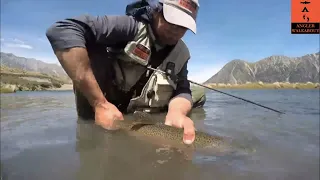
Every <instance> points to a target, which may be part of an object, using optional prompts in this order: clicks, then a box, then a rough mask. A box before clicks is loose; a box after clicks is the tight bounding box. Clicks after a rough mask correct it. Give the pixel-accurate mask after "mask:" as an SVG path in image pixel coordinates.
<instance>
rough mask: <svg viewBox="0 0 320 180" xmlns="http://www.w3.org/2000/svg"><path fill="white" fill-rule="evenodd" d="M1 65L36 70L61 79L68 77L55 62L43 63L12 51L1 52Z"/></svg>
mask: <svg viewBox="0 0 320 180" xmlns="http://www.w3.org/2000/svg"><path fill="white" fill-rule="evenodd" d="M1 65H4V66H6V67H9V68H15V69H21V70H24V71H31V72H38V73H42V74H47V75H51V76H55V77H59V78H62V79H65V80H66V79H69V77H68V76H67V74H66V73H65V71H64V70H63V68H62V67H61V66H59V65H57V64H50V63H45V62H43V61H41V60H37V59H33V58H25V57H19V56H16V55H14V54H12V53H4V52H1Z"/></svg>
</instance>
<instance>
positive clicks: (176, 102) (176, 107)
mask: <svg viewBox="0 0 320 180" xmlns="http://www.w3.org/2000/svg"><path fill="white" fill-rule="evenodd" d="M191 108H192V104H191V102H190V100H188V99H186V98H184V97H179V96H178V97H174V98H173V99H172V100H171V101H170V103H169V107H168V111H173V112H181V113H182V114H184V115H187V114H188V113H189V112H190V111H191Z"/></svg>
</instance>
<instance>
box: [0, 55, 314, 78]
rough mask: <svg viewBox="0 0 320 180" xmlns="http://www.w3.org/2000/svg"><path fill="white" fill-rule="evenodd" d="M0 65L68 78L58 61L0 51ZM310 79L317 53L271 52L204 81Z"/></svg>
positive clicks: (230, 66) (236, 63)
mask: <svg viewBox="0 0 320 180" xmlns="http://www.w3.org/2000/svg"><path fill="white" fill-rule="evenodd" d="M1 65H5V66H7V67H10V68H17V69H22V70H25V71H32V72H39V73H43V74H48V75H52V76H57V77H60V78H63V79H69V81H70V78H69V77H68V76H67V74H66V72H65V71H64V69H63V68H62V67H61V66H60V65H58V64H50V63H46V62H43V61H41V60H36V59H33V58H25V57H19V56H16V55H14V54H12V53H4V52H1ZM259 81H261V82H265V83H273V82H289V83H296V82H298V83H299V82H302V83H304V82H313V83H319V52H318V53H314V54H306V55H304V56H301V57H287V56H284V55H274V56H270V57H267V58H264V59H262V60H259V61H257V62H253V63H252V62H247V61H245V60H241V59H235V60H232V61H230V62H229V63H227V64H226V65H225V66H224V67H223V68H222V69H221V70H220V71H219V72H218V73H216V74H214V75H213V76H212V77H211V78H209V79H208V80H207V81H205V83H204V84H210V83H224V84H244V83H246V82H259Z"/></svg>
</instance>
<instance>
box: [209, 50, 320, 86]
mask: <svg viewBox="0 0 320 180" xmlns="http://www.w3.org/2000/svg"><path fill="white" fill-rule="evenodd" d="M258 81H261V82H264V83H274V82H289V83H306V82H313V83H319V53H315V54H307V55H305V56H302V57H295V58H290V57H287V56H270V57H267V58H265V59H262V60H260V61H257V62H255V63H249V62H246V61H244V60H239V59H236V60H233V61H231V62H229V63H227V64H226V65H225V66H224V67H223V68H222V69H221V70H220V71H219V72H218V73H216V74H215V75H214V76H212V77H211V78H209V79H208V80H207V81H206V82H205V84H209V83H224V84H244V83H246V82H258Z"/></svg>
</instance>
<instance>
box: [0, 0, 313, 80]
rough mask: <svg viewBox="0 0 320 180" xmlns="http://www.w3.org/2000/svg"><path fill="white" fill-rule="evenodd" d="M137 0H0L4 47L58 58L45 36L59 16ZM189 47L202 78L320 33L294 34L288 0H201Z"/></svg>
mask: <svg viewBox="0 0 320 180" xmlns="http://www.w3.org/2000/svg"><path fill="white" fill-rule="evenodd" d="M132 1H133V0H117V1H111V0H1V51H2V52H10V53H13V54H15V55H17V56H23V57H27V58H35V59H38V60H42V61H44V62H48V63H56V64H58V60H57V58H56V57H55V55H54V53H53V51H52V48H51V46H50V44H49V42H48V40H47V38H46V36H45V32H46V30H47V28H48V27H49V26H50V25H51V24H53V23H54V22H55V21H58V20H62V19H65V18H69V17H74V16H78V15H82V14H90V15H99V16H100V15H101V16H103V15H124V14H125V8H126V5H127V4H128V3H130V2H132ZM199 3H200V9H199V14H198V17H197V33H196V34H193V33H192V32H191V31H188V32H187V33H186V35H185V36H184V37H183V40H184V42H185V43H186V44H187V46H188V47H189V51H190V53H191V59H190V61H189V63H188V70H189V79H190V80H193V81H198V82H203V81H205V80H207V79H208V78H210V77H211V76H212V75H214V74H215V73H217V72H218V71H219V70H220V69H221V68H222V67H223V66H224V65H225V64H226V63H228V62H230V61H231V60H234V59H242V60H246V61H248V62H255V61H258V60H261V59H263V58H266V57H268V56H271V55H286V56H289V57H297V56H303V55H305V54H309V53H315V52H319V35H292V34H290V8H291V7H290V1H288V0H280V1H279V0H268V1H262V0H260V1H257V0H242V1H239V0H223V1H217V0H199Z"/></svg>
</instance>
